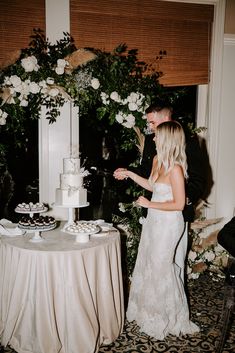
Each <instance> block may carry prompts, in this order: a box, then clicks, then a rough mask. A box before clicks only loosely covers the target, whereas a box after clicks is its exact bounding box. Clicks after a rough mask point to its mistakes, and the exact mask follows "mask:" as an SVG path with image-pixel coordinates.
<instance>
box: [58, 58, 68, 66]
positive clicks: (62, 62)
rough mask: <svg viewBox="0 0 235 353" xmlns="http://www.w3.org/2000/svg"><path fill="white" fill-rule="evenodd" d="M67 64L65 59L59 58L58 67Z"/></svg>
mask: <svg viewBox="0 0 235 353" xmlns="http://www.w3.org/2000/svg"><path fill="white" fill-rule="evenodd" d="M66 65H67V61H66V60H64V59H58V60H57V67H65V66H66Z"/></svg>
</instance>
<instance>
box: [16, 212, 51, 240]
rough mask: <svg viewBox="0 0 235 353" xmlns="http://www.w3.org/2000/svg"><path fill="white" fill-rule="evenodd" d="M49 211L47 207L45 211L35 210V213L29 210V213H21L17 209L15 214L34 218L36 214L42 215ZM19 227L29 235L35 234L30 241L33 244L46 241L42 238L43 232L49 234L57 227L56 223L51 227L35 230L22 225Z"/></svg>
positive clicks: (36, 228)
mask: <svg viewBox="0 0 235 353" xmlns="http://www.w3.org/2000/svg"><path fill="white" fill-rule="evenodd" d="M47 210H48V208H47V207H45V208H44V209H43V210H35V211H32V210H29V211H28V212H27V211H19V210H16V209H15V212H16V213H20V214H24V215H27V214H28V215H29V217H30V218H33V215H34V214H40V213H44V212H46V211H47ZM18 227H19V228H20V229H22V230H24V231H26V232H27V233H34V235H33V237H32V238H31V239H29V241H30V242H33V243H36V242H40V241H44V239H43V238H42V236H41V232H48V231H50V230H52V229H55V227H56V223H55V224H54V225H53V226H51V227H47V228H43V227H38V226H37V227H35V228H32V227H30V226H29V227H27V226H21V225H20V224H19V225H18Z"/></svg>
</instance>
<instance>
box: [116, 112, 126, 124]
mask: <svg viewBox="0 0 235 353" xmlns="http://www.w3.org/2000/svg"><path fill="white" fill-rule="evenodd" d="M115 119H116V121H117V122H118V123H119V124H122V123H123V120H124V118H123V115H122V113H121V112H119V113H118V114H117V115H116V116H115Z"/></svg>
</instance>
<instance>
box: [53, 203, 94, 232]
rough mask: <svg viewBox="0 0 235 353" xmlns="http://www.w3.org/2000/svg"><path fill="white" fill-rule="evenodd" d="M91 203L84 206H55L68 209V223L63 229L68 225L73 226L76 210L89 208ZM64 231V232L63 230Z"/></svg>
mask: <svg viewBox="0 0 235 353" xmlns="http://www.w3.org/2000/svg"><path fill="white" fill-rule="evenodd" d="M89 205H90V203H89V202H87V203H86V204H84V205H70V206H65V205H57V204H55V205H54V206H55V207H61V208H67V209H68V220H67V222H66V223H65V225H64V227H63V229H65V228H66V227H67V226H68V225H70V224H72V223H73V222H74V209H75V208H83V207H87V206H89ZM63 229H62V230H63Z"/></svg>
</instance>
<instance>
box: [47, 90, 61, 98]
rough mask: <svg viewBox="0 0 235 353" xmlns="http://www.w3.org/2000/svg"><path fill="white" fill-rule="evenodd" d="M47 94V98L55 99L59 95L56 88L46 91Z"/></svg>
mask: <svg viewBox="0 0 235 353" xmlns="http://www.w3.org/2000/svg"><path fill="white" fill-rule="evenodd" d="M48 94H49V96H51V97H56V96H58V94H59V90H58V89H57V88H51V89H50V90H49V91H48Z"/></svg>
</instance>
